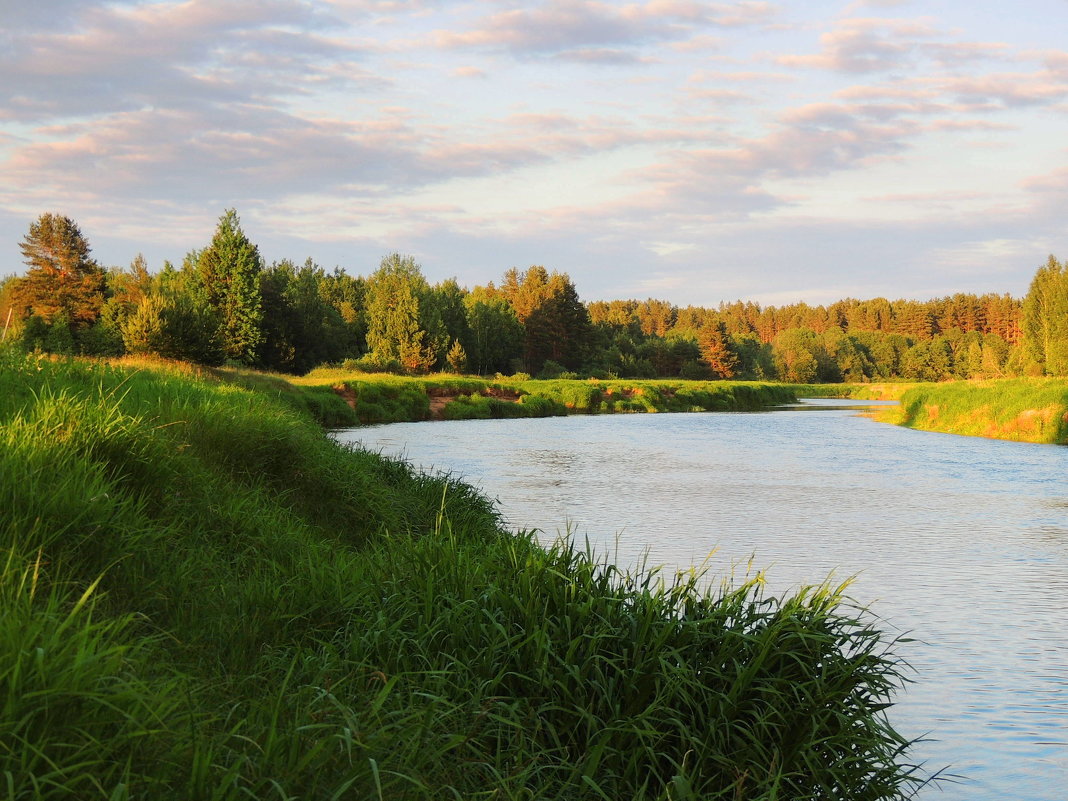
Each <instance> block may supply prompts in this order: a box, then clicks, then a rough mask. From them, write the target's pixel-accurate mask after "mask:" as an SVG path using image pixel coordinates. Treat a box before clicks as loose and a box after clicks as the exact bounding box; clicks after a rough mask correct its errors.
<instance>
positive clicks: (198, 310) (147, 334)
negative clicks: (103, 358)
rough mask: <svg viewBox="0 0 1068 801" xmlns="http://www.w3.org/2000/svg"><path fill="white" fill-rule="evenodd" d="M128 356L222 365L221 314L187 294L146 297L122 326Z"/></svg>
mask: <svg viewBox="0 0 1068 801" xmlns="http://www.w3.org/2000/svg"><path fill="white" fill-rule="evenodd" d="M121 332H122V341H123V345H124V347H125V349H126V352H127V353H132V354H152V355H156V356H161V357H163V358H165V359H182V360H187V361H191V362H196V363H198V364H208V365H214V364H221V363H222V361H223V358H224V355H225V354H224V351H223V348H222V346H221V343H220V342H219V340H218V336H219V315H218V313H217V312H216V311H215V310H214V309H213V308H212V307H210V306H207V305H201V304H198V303H197V301H196V298H195V296H192V295H190V294H189V293H187V292H185V291H181V290H180V289H179V290H175V291H170V292H153V293H151V294H148V295H145V296H143V297H142V298H141V300H140V301H139V302H138V303H137V305H136V306H135V307H134V308H133V310H132V311H131V312H130V313H129V314H128V315H127V316H126V318H125V319H124V320H123V321H122V324H121Z"/></svg>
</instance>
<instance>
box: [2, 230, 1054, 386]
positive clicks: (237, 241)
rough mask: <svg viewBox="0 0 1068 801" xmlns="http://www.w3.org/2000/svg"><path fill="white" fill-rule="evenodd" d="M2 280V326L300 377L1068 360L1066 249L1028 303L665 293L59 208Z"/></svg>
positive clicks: (950, 374)
mask: <svg viewBox="0 0 1068 801" xmlns="http://www.w3.org/2000/svg"><path fill="white" fill-rule="evenodd" d="M20 247H21V250H22V253H23V257H24V260H25V262H26V264H27V266H28V268H29V269H28V271H27V272H26V274H25V275H23V276H19V277H15V278H11V279H8V280H7V281H6V282H4V284H3V285H0V315H3V316H4V318H5V322H4V338H5V339H7V340H11V339H15V338H17V340H18V341H19V342H20V343H21V344H22V346H23V347H25V348H27V349H30V350H33V349H39V350H42V351H48V352H55V353H80V354H85V355H98V356H116V355H122V354H126V353H130V354H156V355H160V356H164V357H168V358H175V359H186V360H190V361H195V362H200V363H204V364H221V363H224V362H230V363H234V364H241V365H248V366H253V367H257V368H261V369H268V370H277V371H281V372H287V373H296V374H301V373H305V372H307V371H308V370H310V369H311V368H313V367H315V366H317V365H320V364H341V365H344V366H345V367H347V368H350V369H356V370H364V371H389V372H398V373H399V372H406V373H424V372H430V371H435V370H450V371H453V372H469V373H477V374H480V375H492V374H496V373H501V374H517V373H526V374H529V375H534V376H538V377H545V378H556V377H569V376H576V377H580V376H587V377H598V378H613V377H618V378H678V377H682V378H694V379H708V378H736V379H772V380H774V379H778V380H783V381H789V382H792V383H812V382H836V381H849V382H863V381H872V380H884V379H895V378H903V379H907V380H913V381H938V380H944V379H954V378H977V377H983V378H993V377H1000V376H1011V375H1041V374H1043V373H1048V374H1064V373H1068V344H1066V343H1068V336H1066V334H1068V272H1066V270H1065V268H1064V266H1063V265H1061V264H1060V263H1059V262H1057V260H1056V259H1055V258H1053V257H1052V256H1051V257H1050V260H1049V262H1048V263H1047V264H1046V265H1045V266H1044V267H1043V268H1041V269H1040V270H1039V272H1038V274H1037V275H1036V277H1035V281H1034V283H1033V284H1032V287H1031V290H1030V292H1029V293H1028V296H1027V298H1026V299H1025V300H1024V301H1020V300H1017V299H1015V298H1012V297H1010V296H1009V295H1007V294H1006V295H995V294H987V295H973V294H956V295H952V296H950V297H945V298H937V299H934V300H930V301H923V302H921V301H911V300H898V301H889V300H886V299H884V298H876V299H872V300H855V299H846V300H841V301H838V302H836V303H833V304H830V305H828V306H810V305H808V304H805V303H798V304H792V305H788V306H779V307H776V306H760V305H759V304H756V303H751V302H741V301H738V302H735V303H723V304H720V305H719V306H718V307H717V308H703V307H697V306H687V307H684V308H680V307H678V306H676V305H674V304H671V303H669V302H667V301H663V300H654V299H649V300H644V301H639V300H614V301H595V302H592V303H589V304H584V303H583V302H582V301H581V300H580V299H579V296H578V292H577V290H576V288H575V285H574V283H573V282H572V280H571V278H570V277H569V276H568V275H567V274H563V273H558V272H549V271H548V270H546V269H545V268H544V267H540V266H534V267H530V268H529V269H527V270H525V271H519V270H516V269H511V270H508V271H507V272H506V273H505V274H504V276H503V277H502V279H501V280H500V282H499V283H493V282H490V283H489V284H487V285H485V286H476V287H474V288H472V289H467V288H464V287H460V286H459V285H458V284H457V282H456V281H455V280H452V279H450V280H447V281H443V282H441V283H438V284H435V285H431V284H430V283H429V282H428V281H427V280H426V278H425V277H424V276H423V274H422V270H421V269H420V267H419V265H418V264H417V263H416V262H415V261H414V260H413V259H412V258H411V257H406V256H401V255H399V254H392V255H389V256H387V257H386V258H384V259H383V260H382V262H381V264H380V266H379V267H378V269H377V270H376V271H375V272H373V273H372V274H371V275H369V276H367V277H354V276H351V275H349V274H347V273H345V272H343V271H342V270H341V269H339V268H335V269H334V270H333V271H327V270H324V269H323V268H322V267H320V266H318V265H316V264H314V263H313V262H312V261H311V260H308V261H306V262H305V263H304V264H301V265H297V264H295V263H294V262H291V261H288V260H286V261H281V262H275V263H272V264H270V265H268V264H266V263H265V262H264V260H263V259H262V257H261V256H260V254H259V250H258V248H257V247H256V246H255V245H254V244H253V243H252V242H250V241H249V239H248V237H247V236H246V235H245V233H244V232H243V231H242V229H241V225H240V220H239V219H238V216H237V214H236V212H234V211H233V210H229V211H227V212H225V213H224V214H223V215H222V217H220V219H219V223H218V226H217V228H216V230H215V233H214V236H213V237H212V239H211V242H210V243H208V244H207V245H206V246H205V247H204V248H202V249H200V250H194V251H192V252H190V253H189V254H187V255H186V257H185V259H184V260H183V262H182V265H181V267H175V266H173V265H172V264H170V263H165V264H164V266H163V268H162V269H161V270H159V271H158V272H155V273H153V272H151V271H150V270H149V268H148V265H147V264H146V263H145V260H144V259H143V258H142V257H140V256H139V257H138V258H137V259H135V260H134V262H133V263H132V264H131V265H130V267H129V268H127V269H119V268H112V269H104V268H102V267H101V266H100V265H99V264H97V263H96V262H95V261H94V260H93V259H92V258H91V256H90V248H89V245H88V243H87V242H86V241H85V238H84V237H83V236H82V234H81V232H80V230H79V229H78V226H77V224H76V223H74V221H72V220H70V219H69V218H67V217H62V216H59V215H52V214H45V215H42V216H41V217H40V218H38V220H36V221H35V222H34V223H32V224H31V225H30V229H29V233H28V234H27V235H26V236H25V237H24V239H23V242H22V243H21V245H20Z"/></svg>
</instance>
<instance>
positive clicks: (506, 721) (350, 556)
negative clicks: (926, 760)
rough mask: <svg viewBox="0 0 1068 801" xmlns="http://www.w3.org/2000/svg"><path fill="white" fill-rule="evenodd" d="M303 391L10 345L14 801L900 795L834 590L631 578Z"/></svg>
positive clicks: (863, 655)
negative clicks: (774, 590)
mask: <svg viewBox="0 0 1068 801" xmlns="http://www.w3.org/2000/svg"><path fill="white" fill-rule="evenodd" d="M277 395H278V391H277V390H270V389H268V390H266V391H263V390H261V389H259V388H256V387H255V386H253V387H252V388H249V387H248V386H238V385H236V384H235V383H233V382H229V383H223V382H220V380H219V378H218V377H217V376H212V375H194V374H185V373H181V372H178V371H173V370H159V369H140V370H134V369H126V368H116V367H110V366H107V365H102V364H90V363H82V362H73V361H68V362H52V361H39V360H36V359H34V358H32V357H31V358H25V357H22V356H16V355H12V354H7V355H0V439H2V442H0V610H2V614H0V690H2V692H0V704H3V709H2V713H0V781H2V782H3V788H4V789H3V793H4V797H5V798H11V799H31V798H32V799H59V798H63V799H67V798H72V797H75V798H80V799H91V798H100V799H133V798H153V799H248V798H257V799H273V798H276V799H283V798H285V799H289V798H302V799H329V798H372V799H420V800H421V799H428V800H429V799H442V798H464V799H478V798H485V799H491V798H493V799H517V801H518V799H579V800H580V801H581V800H582V799H605V798H609V799H619V798H627V799H663V800H664V801H666V800H667V799H672V801H680V800H682V799H715V798H722V799H736V798H746V799H823V798H851V799H890V798H902V797H905V796H907V795H908V793H909V792H910V791H911V790H912V789H914V788H915V787H916V786H917V785H918V784H919V782H920V777H919V775H918V772H917V769H916V768H914V767H912V766H910V765H909V764H908V762H907V759H906V757H905V748H906V745H907V744H906V743H905V742H904V741H903V740H902V739H901V737H900V736H898V734H897V733H896V732H895V731H894V730H893V729H892V727H890V725H889V724H888V723H887V721H886V717H885V708H886V706H887V704H888V703H889V700H890V695H891V693H892V692H893V690H894V689H895V688H896V687H897V686H898V685H899V683H900V681H901V680H902V675H901V673H902V670H903V666H902V665H901V664H900V663H899V662H898V661H897V659H896V658H895V657H894V656H893V654H892V653H891V652H890V651H889V650H888V648H889V647H890V646H891V645H892V643H888V642H887V641H886V640H885V638H884V637H883V636H882V635H881V633H880V632H879V631H877V630H876V629H875V628H874V627H873V626H872V623H871V620H870V619H869V618H868V617H867V616H866V615H865V614H864V613H863V612H861V611H860V610H857V609H856V608H854V607H853V606H852V605H851V604H850V603H849V602H848V601H847V600H846V599H845V598H844V597H843V596H842V594H841V589H840V588H837V589H836V588H831V587H817V588H812V589H808V590H805V591H802V592H800V593H798V594H796V595H794V596H792V597H788V598H782V599H778V598H770V597H765V596H764V595H763V594H762V591H761V586H760V582H759V581H758V580H753V581H747V582H742V583H740V584H738V585H736V586H722V587H718V588H712V589H709V587H708V585H709V582H708V580H707V577H705V576H702V575H701V574H700V573H698V572H690V573H684V574H679V575H673V576H666V575H663V574H661V573H658V572H656V571H653V570H645V569H642V570H636V571H633V572H627V571H624V570H621V569H619V568H617V567H614V566H612V565H610V564H606V563H604V562H601V561H599V560H597V559H596V558H595V557H594V556H593V555H592V554H590V553H589V552H588V551H587V550H585V549H582V548H577V547H575V546H574V544H572V543H568V542H560V543H557V544H556V545H554V546H552V547H549V548H542V547H540V546H539V544H538V542H537V540H536V538H535V537H534V535H533V534H531V533H519V534H514V533H509V532H506V531H505V530H503V529H502V527H501V525H500V523H499V519H498V517H497V515H496V512H495V510H494V508H493V506H492V505H491V504H490V503H489V502H488V501H487V500H486V499H485V498H484V497H482V496H481V495H479V494H478V493H477V492H476V491H475V490H473V489H472V488H471V487H469V486H468V485H466V484H464V483H462V482H460V481H457V480H455V479H453V478H452V477H449V476H443V475H437V476H431V475H425V474H419V473H416V472H414V471H413V470H412V469H410V467H409V466H407V465H405V464H403V463H401V462H397V461H390V460H387V459H383V458H381V457H379V456H377V455H374V454H369V453H366V452H363V451H358V450H351V449H348V448H345V447H342V446H339V445H337V444H335V443H334V442H333V441H331V440H330V439H329V438H328V437H326V436H325V434H324V433H323V430H322V428H321V426H320V425H319V424H317V423H316V422H315V421H314V420H313V418H312V416H311V414H310V412H309V411H308V410H306V409H302V408H301V406H300V404H293V403H292V402H287V401H285V400H284V399H281V398H279V397H277Z"/></svg>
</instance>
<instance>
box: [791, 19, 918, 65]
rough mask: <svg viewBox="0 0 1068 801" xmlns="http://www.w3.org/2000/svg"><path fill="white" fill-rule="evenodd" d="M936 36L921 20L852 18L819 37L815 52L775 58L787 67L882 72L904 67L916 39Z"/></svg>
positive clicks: (914, 48)
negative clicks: (817, 49)
mask: <svg viewBox="0 0 1068 801" xmlns="http://www.w3.org/2000/svg"><path fill="white" fill-rule="evenodd" d="M936 35H937V33H936V31H935V30H934V29H933V28H932V27H931V26H930V24H929V23H927V22H925V21H913V20H897V19H869V18H852V19H846V20H842V21H841V22H839V23H838V25H837V26H836V28H835V30H833V31H829V32H827V33H824V34H822V35H821V36H820V46H821V47H820V52H819V53H814V54H810V55H783V56H778V57H777V58H776V59H775V61H776V62H777V63H779V64H783V65H784V66H788V67H811V68H818V69H826V70H833V71H835V72H845V73H868V72H885V71H887V70H892V69H898V68H900V67H903V66H908V64H909V62H910V61H911V60H912V59H914V57H915V55H916V52H917V49H918V44H919V42H920V41H923V40H929V39H933V38H934V37H935V36H936Z"/></svg>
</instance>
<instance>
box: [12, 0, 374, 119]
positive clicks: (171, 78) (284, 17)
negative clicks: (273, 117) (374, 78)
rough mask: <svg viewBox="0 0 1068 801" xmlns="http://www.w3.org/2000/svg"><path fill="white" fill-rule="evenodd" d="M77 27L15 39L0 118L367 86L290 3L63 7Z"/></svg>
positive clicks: (340, 48) (351, 62)
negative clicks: (356, 84) (356, 85)
mask: <svg viewBox="0 0 1068 801" xmlns="http://www.w3.org/2000/svg"><path fill="white" fill-rule="evenodd" d="M70 13H71V14H75V15H76V17H77V22H78V24H77V26H76V27H68V28H63V27H59V28H58V29H57V28H56V27H53V26H50V25H49V26H41V27H26V28H23V29H20V30H18V31H16V32H15V33H14V34H13V35H12V37H11V41H10V46H9V47H7V48H6V49H5V50H4V52H3V54H2V55H0V70H3V73H4V75H5V80H4V81H3V83H2V84H0V118H6V119H8V120H19V121H40V120H47V119H54V118H71V117H76V116H79V115H88V114H106V113H109V112H115V111H129V110H133V109H138V108H146V107H155V108H174V107H181V106H185V107H189V106H203V105H205V104H209V103H216V104H226V103H233V102H242V101H250V100H259V101H263V100H266V99H278V98H284V97H287V96H293V95H300V94H302V93H306V92H309V91H312V90H313V89H314V90H318V89H321V88H322V86H323V85H324V84H330V83H333V84H338V85H352V84H354V83H359V82H360V81H361V80H370V78H369V76H367V75H366V74H365V73H363V72H362V71H361V70H360V68H359V66H358V65H357V63H356V62H357V61H358V60H359V57H360V55H361V51H360V50H359V49H358V48H356V47H354V46H353V45H351V44H348V43H345V42H343V41H341V40H338V39H332V38H330V37H329V36H328V35H325V32H326V31H328V30H329V28H330V27H331V25H333V24H334V23H333V22H332V20H331V19H330V18H329V17H327V16H326V15H324V14H322V13H319V12H315V11H313V10H311V8H310V7H309V6H306V5H305V4H303V3H300V2H297V0H268V1H267V2H251V0H239V1H235V2H227V3H212V2H209V1H208V0H186V2H173V1H172V2H160V3H150V4H148V3H146V4H139V5H134V6H129V5H114V6H112V5H99V4H96V5H89V4H78V5H76V6H75V5H74V4H70Z"/></svg>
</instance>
